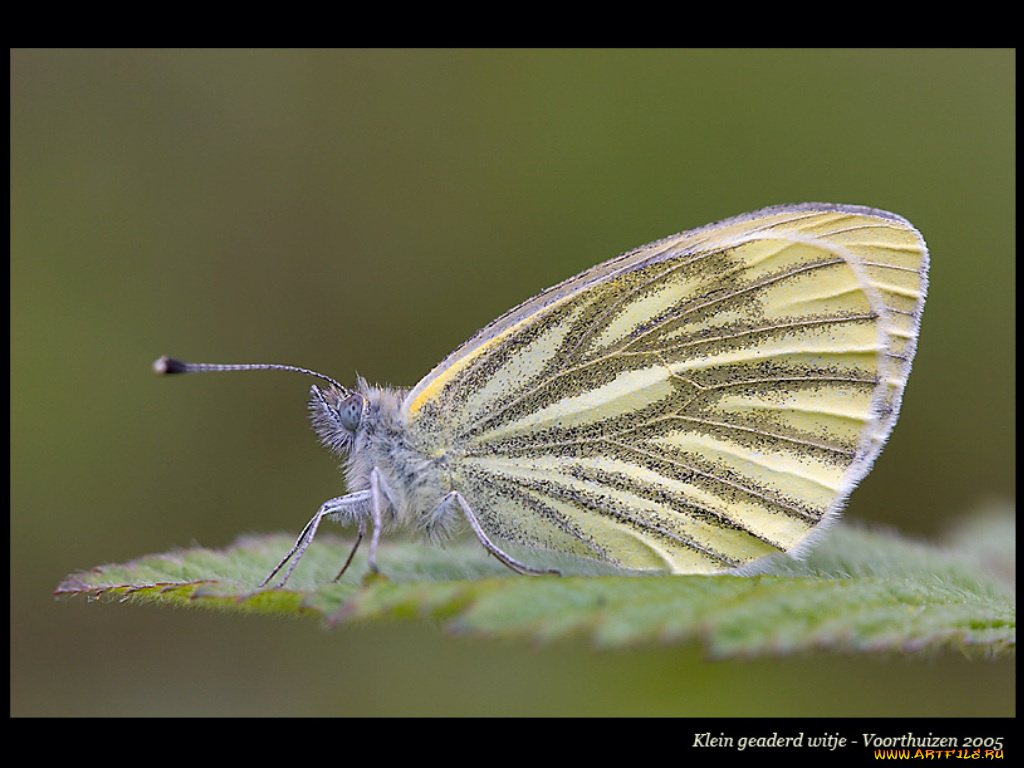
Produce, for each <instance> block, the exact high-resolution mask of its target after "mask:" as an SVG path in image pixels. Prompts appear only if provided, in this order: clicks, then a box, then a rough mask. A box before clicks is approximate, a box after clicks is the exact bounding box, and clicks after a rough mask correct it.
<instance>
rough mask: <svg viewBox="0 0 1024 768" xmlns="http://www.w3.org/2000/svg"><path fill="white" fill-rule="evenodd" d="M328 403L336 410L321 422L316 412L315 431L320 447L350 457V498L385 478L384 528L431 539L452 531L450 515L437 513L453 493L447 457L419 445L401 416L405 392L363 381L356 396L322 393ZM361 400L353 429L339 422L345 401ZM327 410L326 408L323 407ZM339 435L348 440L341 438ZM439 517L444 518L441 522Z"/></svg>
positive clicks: (347, 464) (347, 467)
mask: <svg viewBox="0 0 1024 768" xmlns="http://www.w3.org/2000/svg"><path fill="white" fill-rule="evenodd" d="M322 394H323V396H324V397H323V401H324V403H325V404H326V405H327V406H329V407H331V408H332V409H333V410H332V411H328V412H327V413H328V416H327V417H326V418H325V417H322V416H319V415H318V414H317V413H316V412H315V408H316V405H315V403H314V402H312V401H311V408H313V409H314V418H313V421H314V428H315V429H316V431H317V433H318V434H319V435H320V439H321V441H322V442H323V443H324V444H325V445H327V446H328V447H332V448H335V450H336V452H337V453H339V455H342V456H346V454H347V457H346V461H345V482H346V485H347V486H348V490H349V492H355V491H362V490H366V489H368V488H370V474H371V472H372V471H373V470H374V469H376V470H377V473H378V476H379V478H380V485H381V491H382V496H383V504H382V507H381V518H382V522H383V523H384V524H385V525H386V526H388V527H399V528H401V527H405V526H413V527H416V528H418V529H420V530H421V532H423V533H425V534H426V535H428V536H431V537H435V536H441V537H443V534H444V533H445V532H446V531H447V528H448V527H449V523H450V520H449V519H448V518H449V517H450V515H449V514H448V512H447V510H444V509H438V505H439V504H440V502H441V500H442V498H443V497H444V495H445V494H446V493H447V491H448V490H450V479H449V478H448V477H447V472H446V471H445V464H446V462H445V461H444V457H443V456H441V457H439V456H436V455H433V456H431V455H428V449H427V447H426V446H423V445H417V444H414V443H413V441H412V440H411V439H410V431H409V429H408V425H407V423H406V417H405V415H404V413H403V410H402V400H403V398H404V397H405V394H406V392H405V391H404V390H400V389H392V388H387V387H376V386H373V385H370V384H368V383H367V382H366V381H365V380H362V379H360V380H359V383H358V388H357V389H356V390H355V391H354V392H339V391H338V390H333V389H329V390H326V391H322ZM353 396H355V397H359V398H362V402H361V406H362V410H361V413H360V414H359V416H358V419H357V420H352V421H350V422H349V426H351V427H354V429H349V428H348V427H347V426H346V425H345V424H343V423H342V422H341V420H339V419H338V408H339V407H340V408H342V409H343V408H344V403H345V401H346V398H352V397H353ZM321 407H322V406H321ZM339 432H341V433H345V432H347V433H348V434H344V435H342V436H339V434H338V433H339ZM439 516H440V518H439Z"/></svg>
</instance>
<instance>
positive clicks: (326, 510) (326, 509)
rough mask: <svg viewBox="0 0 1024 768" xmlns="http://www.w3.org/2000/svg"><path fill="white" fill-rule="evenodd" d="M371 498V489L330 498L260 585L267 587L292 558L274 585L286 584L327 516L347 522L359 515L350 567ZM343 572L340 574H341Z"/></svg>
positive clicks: (277, 586)
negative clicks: (357, 531) (356, 536)
mask: <svg viewBox="0 0 1024 768" xmlns="http://www.w3.org/2000/svg"><path fill="white" fill-rule="evenodd" d="M370 500H371V498H370V491H357V492H356V493H350V494H348V495H347V496H338V497H337V498H334V499H328V500H327V501H325V502H324V503H323V504H322V505H321V506H320V509H318V510H317V512H316V514H315V515H313V519H312V520H310V521H309V522H308V523H306V527H305V528H303V529H302V533H300V534H299V538H298V539H296V541H295V545H294V546H293V547H292V548H291V549H290V550H288V553H287V554H286V555H285V556H284V557H282V558H281V562H279V563H278V564H277V565H276V566H275V567H274V570H272V571H271V572H270V574H269V575H268V576H267V578H265V579H264V580H263V581H261V582H260V584H259V586H260V587H265V586H266V585H267V584H268V583H269V582H270V580H271V579H272V578H274V577H275V576H276V575H277V574H278V573H279V572H280V570H281V569H282V568H284V566H285V565H286V564H287V563H288V561H289V560H291V565H289V566H288V570H287V571H285V574H284V578H283V579H281V581H280V582H278V583H277V585H276V586H275V587H274V588H275V589H279V588H280V587H283V586H284V585H285V582H287V581H288V579H289V578H290V577H291V575H292V571H294V570H295V566H297V565H298V564H299V560H301V559H302V556H303V555H304V554H305V553H306V550H307V549H308V548H309V545H310V544H312V543H313V537H314V536H316V529H317V528H319V527H320V521H321V520H323V519H324V518H325V517H330V518H335V519H338V520H341V521H342V522H347V521H348V520H351V519H352V518H354V517H358V518H359V521H360V524H359V536H358V538H357V539H356V543H355V546H354V547H353V548H352V552H351V553H350V554H349V557H348V561H347V562H346V563H345V568H348V564H349V562H351V560H352V557H353V556H354V555H355V549H356V547H358V546H359V542H360V541H362V538H363V533H364V532H365V530H366V512H365V509H366V505H367V502H369V501H370ZM345 568H342V571H341V573H344V572H345ZM341 573H339V574H338V576H339V577H340V576H341Z"/></svg>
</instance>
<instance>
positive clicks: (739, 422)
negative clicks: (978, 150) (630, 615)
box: [154, 203, 928, 584]
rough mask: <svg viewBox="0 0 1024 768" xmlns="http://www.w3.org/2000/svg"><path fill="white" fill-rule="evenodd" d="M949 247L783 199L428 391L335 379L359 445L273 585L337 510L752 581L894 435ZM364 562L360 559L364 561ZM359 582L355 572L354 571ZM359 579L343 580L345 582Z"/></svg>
mask: <svg viewBox="0 0 1024 768" xmlns="http://www.w3.org/2000/svg"><path fill="white" fill-rule="evenodd" d="M927 274H928V251H927V249H926V247H925V243H924V240H923V239H922V237H921V235H920V234H919V233H918V231H917V230H916V229H914V227H913V226H911V225H910V224H909V223H908V222H907V221H906V220H904V219H902V218H901V217H899V216H896V215H895V214H892V213H887V212H886V211H880V210H875V209H872V208H863V207H858V206H849V205H830V204H822V203H805V204H800V205H782V206H776V207H772V208H765V209H763V210H760V211H755V212H753V213H748V214H744V215H742V216H737V217H735V218H731V219H726V220H724V221H720V222H717V223H715V224H709V225H707V226H704V227H700V228H698V229H693V230H690V231H688V232H682V233H680V234H678V235H672V236H671V237H667V238H665V239H663V240H658V241H656V242H653V243H650V244H648V245H645V246H642V247H640V248H637V249H636V250H634V251H630V252H628V253H624V254H622V255H621V256H618V257H616V258H614V259H612V260H611V261H606V262H605V263H603V264H599V265H597V266H596V267H593V268H591V269H589V270H587V271H585V272H583V273H581V274H579V275H577V276H576V277H573V278H570V279H569V280H566V281H565V282H563V283H560V284H559V285H556V286H554V287H553V288H549V289H548V290H546V291H544V292H542V293H541V294H539V295H538V296H535V297H534V298H532V299H530V300H529V301H527V302H525V303H524V304H521V305H520V306H518V307H516V308H515V309H512V310H510V311H508V312H506V313H505V314H504V315H502V316H501V317H499V318H498V319H497V320H495V321H494V322H492V323H491V324H490V325H488V326H487V327H486V328H484V329H483V330H481V331H479V332H478V333H477V334H476V335H474V336H473V337H472V338H470V339H469V340H468V341H466V342H465V343H464V344H463V345H462V346H460V347H459V348H458V349H456V350H455V351H454V352H452V353H451V354H450V355H448V357H446V358H445V359H444V360H443V361H442V362H441V363H440V364H439V365H438V366H437V367H435V368H434V370H433V371H431V372H430V373H429V374H428V375H427V376H426V378H424V379H423V380H422V381H420V383H419V384H417V385H416V386H415V387H413V388H412V389H409V390H405V389H390V388H380V387H375V386H371V385H369V384H367V383H366V382H365V381H363V380H359V381H358V383H357V385H356V387H355V388H348V387H344V386H342V385H341V384H339V383H338V382H336V381H334V380H333V379H331V378H330V377H328V376H324V375H323V374H320V373H316V372H314V371H309V370H307V369H304V368H296V367H294V366H284V365H276V364H250V365H220V364H190V363H182V362H180V361H177V360H173V359H169V358H160V360H158V361H157V362H156V363H155V364H154V367H155V369H156V370H157V371H158V372H160V373H189V372H197V371H229V370H254V369H272V370H289V371H296V372H299V373H305V374H308V375H311V376H315V377H317V378H319V379H322V380H324V381H326V382H328V386H326V387H318V386H313V388H312V390H311V396H310V404H309V407H310V412H311V415H312V420H313V427H314V429H315V430H316V432H317V434H318V435H319V437H320V439H321V441H322V442H323V443H324V445H326V446H327V447H328V448H330V449H331V450H332V451H334V452H336V453H338V454H339V455H342V456H345V457H347V462H346V465H345V479H346V482H347V486H348V490H349V493H348V494H347V495H345V496H339V497H338V498H334V499H330V500H329V501H327V502H325V503H324V504H323V505H322V506H321V507H320V509H319V511H317V513H316V515H314V517H313V519H312V520H310V522H309V523H308V524H307V525H306V527H305V529H304V530H303V531H302V534H301V535H300V536H299V538H298V541H296V543H295V546H294V547H293V548H292V549H291V551H289V552H288V553H287V554H286V555H285V557H284V558H283V559H282V560H281V562H280V563H279V564H278V565H277V567H276V568H275V569H274V570H273V571H272V572H271V574H270V575H269V576H268V577H267V578H266V579H265V580H264V582H263V584H266V583H268V582H269V581H270V579H272V578H273V577H274V576H275V575H276V574H277V573H279V572H280V571H281V569H282V568H284V566H285V565H286V564H288V563H289V561H290V565H289V567H288V570H287V571H286V572H285V574H284V577H283V579H282V580H281V582H280V583H281V584H284V583H285V581H287V580H288V578H289V577H290V576H291V573H292V571H293V570H294V569H295V566H296V565H297V564H298V562H299V560H300V558H301V557H302V555H303V553H304V552H305V551H306V548H307V547H308V546H309V544H310V542H312V540H313V536H314V535H315V534H316V530H317V527H318V526H319V524H320V522H321V520H323V519H324V518H330V519H333V520H336V521H339V522H342V523H353V524H356V525H358V537H357V539H356V543H355V545H354V547H353V550H352V552H353V554H354V552H355V548H356V547H358V545H359V542H360V541H361V540H362V538H363V536H364V534H365V531H366V524H367V521H370V522H371V523H372V525H373V532H372V537H371V542H370V553H369V562H370V568H371V570H376V554H377V544H378V541H379V537H380V534H381V531H382V530H383V529H384V528H388V527H392V526H395V527H402V526H406V527H413V528H415V529H417V530H418V531H419V532H420V533H422V534H423V535H424V536H426V537H427V538H438V539H443V538H445V537H446V536H447V535H448V533H449V531H450V530H451V529H452V528H453V525H454V524H455V523H457V522H458V521H460V519H461V520H465V521H466V522H467V523H468V524H469V526H470V528H471V529H472V530H473V532H474V533H475V534H476V536H477V538H478V539H479V540H480V542H481V544H483V546H484V547H485V548H486V549H487V551H488V552H490V553H491V554H492V555H494V556H495V557H497V558H498V559H499V560H500V561H501V562H502V563H504V564H505V565H507V566H508V567H510V568H512V569H513V570H515V571H518V572H521V573H542V572H553V573H557V571H552V570H547V569H544V568H536V567H534V566H531V565H530V564H529V563H528V562H522V561H520V560H518V559H515V558H513V557H512V556H511V555H510V554H508V553H506V551H505V550H503V549H502V546H506V543H511V544H517V545H526V551H527V553H529V551H530V550H529V548H531V547H532V548H536V549H541V550H549V551H553V552H556V553H562V554H566V555H573V556H578V557H582V558H590V559H593V560H597V561H600V562H604V563H608V564H611V565H614V566H617V567H619V568H625V569H633V570H637V571H662V572H666V571H667V572H671V573H722V572H728V571H734V572H735V571H739V572H744V571H750V570H752V564H754V563H756V562H757V561H759V560H762V559H763V558H764V557H766V556H768V555H772V554H776V553H779V552H788V553H791V554H796V553H798V552H799V551H800V550H802V549H803V548H805V547H806V545H807V543H808V541H810V540H811V539H813V538H814V534H815V533H816V532H818V531H820V530H822V529H823V528H824V527H825V526H827V524H828V523H829V522H830V521H832V520H834V519H835V518H836V517H837V516H838V514H839V511H840V509H841V507H842V505H843V503H844V502H845V500H846V498H847V497H848V496H849V494H850V493H851V492H852V491H853V489H854V487H855V486H856V485H857V483H858V482H859V481H860V480H861V479H862V478H863V477H864V475H866V474H867V472H868V471H869V470H870V468H871V465H872V463H873V462H874V460H875V457H876V456H877V455H878V453H879V451H881V449H882V445H883V443H884V442H885V440H886V438H887V437H888V435H889V433H890V432H891V431H892V428H893V425H894V424H895V423H896V418H897V415H898V413H899V408H900V401H901V399H902V396H903V389H904V386H905V385H906V381H907V376H908V375H909V373H910V366H911V362H912V361H913V357H914V351H915V348H916V346H917V335H918V328H919V326H920V320H921V312H922V309H923V307H924V300H925V293H926V290H927V282H928V277H927ZM351 560H352V556H351V555H350V556H349V559H348V562H347V563H346V564H345V567H348V563H349V562H351ZM342 572H344V568H343V569H342ZM338 576H339V577H340V576H341V574H340V573H339V574H338Z"/></svg>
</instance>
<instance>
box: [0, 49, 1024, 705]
mask: <svg viewBox="0 0 1024 768" xmlns="http://www.w3.org/2000/svg"><path fill="white" fill-rule="evenodd" d="M1014 68H1015V54H1014V52H1012V51H1005V50H1004V51H970V50H956V51H921V50H914V51H876V50H857V51H825V50H814V51H779V50H773V51H729V50H711V51H629V50H616V51H597V50H587V51H561V50H540V51H537V50H531V51H479V50H473V51H430V50H416V51H401V50H398V51H390V50H371V51H209V50H207V51H193V50H190V51H166V50H164V51H73V50H60V51H46V50H14V51H12V52H11V278H12V279H11V522H10V526H11V558H10V563H11V599H10V604H11V609H10V610H11V712H12V713H13V714H15V715H254V714H259V715H285V714H288V715H313V714H316V715H530V714H536V715H556V714H578V715H610V714H635V715H653V714H661V715H704V716H718V715H786V716H789V715H824V716H828V715H884V716H894V715H920V716H937V715H943V716H958V715H1009V714H1013V712H1014V697H1015V690H1014V685H1015V683H1014V678H1015V675H1014V670H1015V664H1014V662H1012V661H1008V660H1002V661H998V662H988V661H967V660H965V659H963V658H959V657H957V656H956V655H954V654H943V655H940V656H937V657H934V658H932V659H929V660H927V661H921V660H910V661H908V660H892V659H888V660H878V659H864V658H845V657H836V656H821V657H816V658H796V659H787V660H781V661H779V660H776V661H754V662H748V663H732V662H729V663H723V662H706V661H702V660H701V656H700V652H699V650H698V649H696V648H694V647H681V648H661V649H653V650H638V651H635V652H629V653H603V654H596V653H594V652H592V651H591V650H590V649H589V648H588V647H587V645H586V644H585V643H583V642H575V643H574V642H566V643H564V644H561V645H556V646H554V647H549V648H543V649H535V648H529V647H523V646H520V645H516V644H513V643H507V642H501V643H487V642H483V641H479V640H468V639H463V638H452V637H448V636H445V635H442V634H441V633H440V632H439V631H438V630H437V629H436V628H435V627H433V626H430V625H426V624H415V623H395V624H384V625H380V626H371V627H358V628H351V627H349V628H342V629H338V630H332V631H327V630H324V629H322V628H321V627H319V626H318V625H317V624H315V623H313V622H295V621H277V622H275V621H272V620H267V619H252V618H241V617H235V616H227V615H215V614H206V613H201V612H180V611H169V610H166V609H158V608H152V607H149V608H142V607H128V606H123V605H117V604H113V603H102V604H88V603H87V602H86V601H84V600H75V601H62V602H55V601H54V600H53V598H52V597H51V593H52V590H53V589H54V587H55V586H56V585H57V583H58V582H59V581H60V580H61V579H62V578H63V577H64V576H65V575H66V574H68V573H70V572H73V571H75V570H77V569H81V568H88V567H91V566H94V565H98V564H102V563H105V562H118V561H124V560H128V559H131V558H133V557H136V556H139V555H142V554H146V553H151V552H162V551H166V550H169V549H172V548H174V547H180V546H188V545H189V544H191V543H193V542H197V543H199V544H202V545H204V546H212V547H217V546H223V545H226V544H228V543H229V542H231V541H232V540H233V538H234V537H235V536H236V535H237V534H239V533H242V532H268V531H281V530H283V531H288V532H293V533H297V532H298V531H299V529H300V528H301V527H302V526H303V525H304V524H305V522H306V521H307V519H308V518H309V516H310V515H311V514H312V513H313V512H314V511H315V510H316V508H317V506H318V505H319V504H320V502H321V501H323V500H324V499H326V498H328V497H330V496H334V495H337V494H339V493H340V492H341V491H342V483H341V479H340V476H339V475H338V473H337V470H336V467H335V466H334V462H333V460H332V459H331V457H330V456H329V455H328V454H327V453H326V452H325V451H324V450H323V449H321V448H320V447H319V446H318V445H317V443H316V440H315V438H314V436H313V434H312V433H311V431H310V430H309V427H308V424H307V422H306V414H305V411H306V406H305V401H306V393H307V390H308V387H309V382H308V381H306V380H304V379H302V378H299V377H294V376H287V375H279V374H260V375H256V374H251V375H245V376H242V375H230V376H229V375H225V376H208V377H187V378H175V379H168V380H163V379H157V378H156V377H154V376H153V375H152V373H151V372H150V367H149V366H150V363H151V361H152V360H153V359H154V358H155V357H157V356H158V355H161V354H171V355H176V356H180V357H183V358H185V359H190V360H202V361H219V362H234V361H275V362H285V363H292V364H297V365H303V366H308V367H312V368H316V369H318V370H322V371H324V372H325V373H328V374H331V375H333V376H334V377H336V378H338V379H340V380H341V381H343V382H351V381H352V380H353V378H354V374H355V372H356V371H358V372H359V373H360V374H362V375H364V376H366V377H367V378H368V379H370V380H371V381H376V382H390V383H394V384H400V385H412V384H414V383H415V382H416V381H417V380H418V379H419V378H420V377H421V376H422V375H424V374H425V373H426V372H427V371H428V370H429V369H430V368H431V366H433V365H434V364H435V363H436V362H438V361H439V360H440V359H441V358H442V357H443V356H444V355H445V354H447V353H448V352H449V351H451V350H452V349H453V348H454V347H455V346H456V345H457V344H458V343H460V342H461V341H463V340H464V339H465V338H467V337H468V336H470V335H471V334H472V333H473V332H474V331H476V330H477V329H478V328H480V327H481V326H483V325H484V324H485V323H487V322H488V321H489V320H491V319H493V318H494V317H496V316H497V315H499V314H501V313H502V312H504V311H505V310H506V309H508V308H510V307H512V306H513V305H515V304H517V303H519V302H520V301H522V300H524V299H526V298H528V297H530V296H532V295H533V294H535V293H537V292H538V291H539V290H541V289H543V288H545V287H547V286H549V285H552V284H554V283H556V282H559V281H560V280H562V279H564V278H566V277H568V276H570V275H572V274H575V273H576V272H579V271H580V270H582V269H584V268H586V267H589V266H591V265H593V264H595V263H597V262H599V261H603V260H605V259H607V258H609V257H611V256H614V255H616V254H617V253H620V252H621V251H624V250H627V249H629V248H632V247H634V246H637V245H640V244H642V243H645V242H647V241H649V240H653V239H655V238H658V237H662V236H665V235H668V234H671V233H673V232H677V231H680V230H683V229H688V228H691V227H695V226H698V225H701V224H705V223H708V222H710V221H713V220H717V219H721V218H724V217H727V216H731V215H734V214H738V213H742V212H745V211H749V210H753V209H756V208H759V207H762V206H765V205H770V204H775V203H789V202H802V201H827V202H841V203H857V204H864V205H870V206H874V207H879V208H885V209H888V210H892V211H895V212H897V213H899V214H901V215H903V216H905V217H907V218H908V219H910V220H911V221H912V222H913V223H914V224H915V225H916V226H917V227H919V228H920V229H921V231H922V232H923V233H924V235H925V238H926V239H927V241H928V243H929V246H930V248H931V252H932V282H931V291H930V296H929V303H928V306H927V308H926V311H925V317H924V324H923V330H922V335H921V344H920V349H919V353H918V359H917V363H916V366H915V369H914V373H913V375H912V376H911V378H910V383H909V386H908V389H907V396H906V399H905V402H904V408H903V416H902V419H901V422H900V424H899V426H898V428H897V429H896V431H895V433H894V435H893V437H892V439H891V440H890V442H889V445H888V448H887V450H886V451H885V452H884V453H883V455H882V457H881V459H880V460H879V461H878V463H877V465H876V468H875V471H874V472H873V473H872V475H871V476H870V477H869V478H868V479H867V480H866V481H865V483H864V485H863V487H862V488H861V489H860V490H858V491H857V492H856V493H855V494H854V495H853V497H852V499H851V502H850V504H849V506H848V511H847V517H849V518H855V519H858V520H865V521H875V522H878V523H883V524H885V525H888V526H892V527H894V528H897V529H900V530H902V531H904V532H906V533H908V534H910V535H913V536H918V537H922V538H935V537H938V536H941V534H942V533H943V531H944V530H945V529H946V528H947V527H948V526H950V525H952V524H954V523H955V522H956V521H958V520H960V519H961V518H962V517H963V516H964V515H967V514H969V513H971V512H973V511H976V510H977V509H979V508H981V507H984V506H986V505H990V504H999V503H1012V502H1013V500H1014V495H1015V486H1014V477H1015V473H1014V464H1015V455H1014V438H1015V435H1014V424H1015V399H1014V391H1015V380H1014V370H1015V316H1014V286H1015V270H1014V245H1015V244H1014V236H1015V228H1014V222H1015V186H1014V185H1015V178H1014V167H1015V141H1014V139H1015V73H1014Z"/></svg>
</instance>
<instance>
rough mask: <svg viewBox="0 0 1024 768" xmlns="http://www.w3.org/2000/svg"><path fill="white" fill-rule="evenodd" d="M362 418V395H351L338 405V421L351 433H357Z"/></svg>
mask: <svg viewBox="0 0 1024 768" xmlns="http://www.w3.org/2000/svg"><path fill="white" fill-rule="evenodd" d="M362 418H363V398H362V396H361V395H355V394H353V395H349V396H348V397H346V398H345V399H344V400H342V401H341V402H340V403H338V421H339V422H340V424H341V426H343V427H344V428H345V429H347V430H348V431H349V432H355V431H356V428H357V427H358V426H359V421H360V420H361V419H362Z"/></svg>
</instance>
